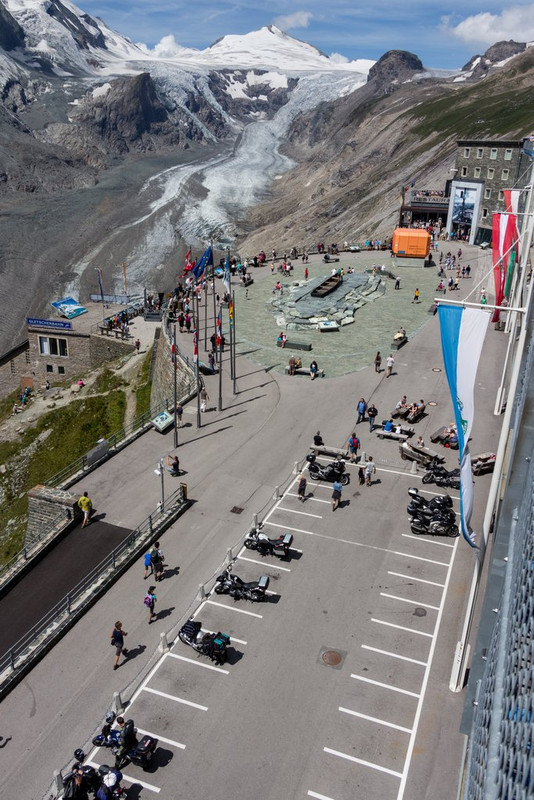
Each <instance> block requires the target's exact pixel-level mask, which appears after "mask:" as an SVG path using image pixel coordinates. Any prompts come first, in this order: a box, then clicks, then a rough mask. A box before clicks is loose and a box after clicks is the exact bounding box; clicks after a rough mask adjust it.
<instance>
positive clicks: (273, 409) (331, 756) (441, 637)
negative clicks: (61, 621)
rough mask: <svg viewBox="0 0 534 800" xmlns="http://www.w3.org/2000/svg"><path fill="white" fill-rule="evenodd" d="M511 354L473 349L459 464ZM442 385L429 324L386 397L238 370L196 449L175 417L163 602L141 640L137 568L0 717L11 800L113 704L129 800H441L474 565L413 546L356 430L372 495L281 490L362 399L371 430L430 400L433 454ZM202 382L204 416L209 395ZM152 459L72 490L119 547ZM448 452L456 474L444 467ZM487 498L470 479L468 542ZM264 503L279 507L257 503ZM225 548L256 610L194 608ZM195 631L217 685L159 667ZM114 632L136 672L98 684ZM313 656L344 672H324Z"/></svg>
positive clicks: (435, 545) (454, 731)
mask: <svg viewBox="0 0 534 800" xmlns="http://www.w3.org/2000/svg"><path fill="white" fill-rule="evenodd" d="M505 344H506V341H505V339H504V338H503V337H502V336H501V335H499V334H498V333H497V332H495V331H494V330H493V329H490V330H489V331H488V336H487V340H486V345H485V351H484V354H483V359H482V362H481V365H480V369H479V372H478V375H477V383H476V398H475V400H476V406H477V413H478V419H479V421H478V422H477V424H476V426H475V429H474V431H473V442H472V450H473V452H482V451H486V450H491V449H494V447H495V443H496V438H497V436H498V431H499V426H500V419H499V418H495V417H493V416H492V409H493V402H494V398H495V391H496V383H497V378H498V371H497V370H496V368H495V365H496V364H497V363H502V358H503V352H504V346H505ZM441 367H442V362H441V355H440V349H439V329H438V321H437V318H435V317H432V318H430V319H429V322H428V324H427V326H426V327H425V328H424V330H423V331H422V332H421V333H420V334H418V335H417V336H416V337H415V338H414V339H413V340H411V341H410V342H409V344H408V345H407V346H406V347H405V348H403V350H401V351H399V353H398V355H397V359H396V365H395V374H394V375H393V376H392V377H391V378H390V379H386V378H385V377H384V373H381V374H380V375H377V374H376V373H375V372H374V370H373V368H372V367H369V368H368V369H365V370H362V371H360V372H358V373H356V374H353V375H346V376H343V377H341V378H336V379H331V380H329V379H326V380H320V381H319V380H318V381H314V382H313V383H311V382H310V381H309V380H306V379H302V378H290V377H287V376H273V375H272V374H271V373H270V372H269V371H265V370H264V369H261V368H258V367H256V366H254V365H253V364H251V363H250V362H248V361H247V360H246V358H245V357H241V358H240V359H239V375H240V378H239V380H238V394H237V395H236V396H235V398H234V397H232V394H231V387H230V382H229V380H228V375H227V372H226V371H225V383H224V409H223V411H222V412H215V411H211V412H209V413H208V414H206V416H205V418H204V421H205V423H206V424H205V425H204V426H203V427H202V428H201V429H200V430H199V431H197V429H196V427H195V407H194V406H192V407H190V408H188V409H186V419H188V420H189V421H190V422H191V424H190V425H189V426H188V427H186V428H184V429H182V430H181V431H180V449H179V453H180V461H181V465H182V466H183V467H184V468H185V470H186V473H187V474H186V475H185V476H184V478H182V479H183V480H185V481H186V482H187V484H188V489H189V495H190V496H191V497H193V498H194V499H195V500H196V502H195V503H194V505H193V506H192V507H191V508H190V510H189V511H188V512H187V514H186V515H184V516H183V517H181V518H180V520H178V521H177V522H176V523H175V525H173V526H172V528H171V529H169V530H168V531H167V532H166V533H165V535H164V537H163V538H162V540H161V544H162V548H163V550H164V552H165V555H166V559H167V563H168V564H169V577H168V578H166V579H165V580H164V581H163V582H162V583H161V584H159V585H158V588H157V595H158V603H157V606H156V610H157V611H158V612H160V613H159V619H158V621H157V622H156V623H155V624H152V625H150V626H149V625H148V624H147V620H146V614H145V613H144V608H143V605H142V598H143V595H144V591H145V589H146V582H144V581H143V566H142V564H141V563H139V564H136V565H134V566H133V567H132V568H131V569H130V570H129V571H128V572H127V573H126V574H125V575H124V576H123V577H122V578H121V580H120V581H119V582H118V583H117V584H116V585H114V586H113V587H112V588H111V589H110V591H109V592H108V593H107V594H106V596H105V597H104V598H102V599H101V600H100V601H99V602H98V603H97V604H96V605H95V606H94V607H93V608H92V609H91V610H90V611H89V612H88V614H87V615H86V616H85V617H84V619H83V620H82V622H81V623H80V624H78V625H77V626H76V627H75V628H74V629H73V630H71V631H70V632H69V633H68V634H67V636H66V637H65V638H64V639H63V640H62V641H61V642H60V643H59V644H58V645H57V646H56V647H55V648H54V649H53V650H52V651H51V652H50V653H49V654H48V655H47V657H46V658H45V659H44V660H43V661H42V662H41V663H40V664H39V665H38V666H37V667H36V668H35V669H34V670H33V671H32V672H31V673H30V675H28V676H27V678H26V679H25V680H24V681H22V682H21V684H20V685H19V686H18V687H17V688H16V689H15V690H14V691H13V692H12V693H11V695H9V696H8V698H6V700H5V701H4V702H3V704H2V731H1V733H2V735H4V736H6V737H7V736H11V737H12V739H11V741H10V742H8V744H7V746H6V747H4V748H3V749H0V768H1V769H2V775H3V792H4V793H5V796H6V797H8V796H9V797H10V796H17V797H21V798H35V799H36V800H37V798H41V797H42V796H43V794H44V793H45V790H46V789H47V787H48V785H49V783H50V779H51V774H52V771H53V769H55V768H59V767H62V766H64V765H65V764H67V763H69V762H70V761H71V760H72V751H73V750H74V748H75V747H77V746H80V745H84V746H86V747H87V743H88V742H89V741H90V738H91V736H92V735H93V733H94V732H95V731H96V730H97V728H98V727H99V725H100V724H101V721H102V718H103V715H104V713H105V711H106V710H107V709H108V708H109V705H110V703H111V699H112V694H113V692H114V691H120V692H121V694H122V697H123V699H124V700H125V701H126V702H128V704H129V705H128V708H127V716H131V717H133V719H134V720H135V723H136V725H137V726H138V728H139V729H140V730H142V731H150V732H151V733H153V734H154V735H155V736H157V737H158V739H159V741H160V748H159V750H158V754H157V758H156V762H155V765H154V768H153V769H151V770H150V771H148V772H143V771H142V770H140V769H139V768H136V767H132V766H129V767H127V768H126V769H125V773H126V775H127V778H128V780H127V782H126V783H127V785H130V786H131V787H132V788H131V789H130V794H129V796H131V797H139V796H141V797H156V796H159V797H169V798H184V799H185V798H188V800H189V798H191V800H197V798H198V799H199V800H200V798H206V797H212V796H232V797H235V798H238V799H239V798H249V797H261V798H262V800H275V798H276V800H278V798H287V799H288V800H293V799H295V800H297V799H300V798H307V797H312V798H319V800H321V799H323V800H325V799H326V800H349V799H350V800H352V798H355V797H358V798H360V797H362V798H363V797H365V798H367V797H380V798H384V800H389V798H392V799H393V798H396V800H401V798H410V799H411V798H417V799H419V798H432V799H433V800H442V798H443V800H449V798H451V797H454V796H455V793H456V782H457V777H458V770H459V767H460V763H461V755H462V747H463V739H462V737H461V736H460V735H459V734H458V725H459V719H460V714H461V708H462V703H463V696H462V695H461V694H460V695H455V694H452V693H450V692H449V689H448V680H449V675H450V670H451V665H452V659H453V654H454V648H455V645H456V641H457V639H458V636H459V632H460V629H461V625H462V620H463V617H462V614H463V609H464V604H465V600H466V593H467V590H468V587H469V581H470V575H471V572H472V569H473V562H474V557H475V556H474V553H473V551H472V550H471V549H470V548H469V547H468V546H467V544H466V543H465V542H464V541H463V540H460V539H456V540H451V539H441V538H440V539H438V538H436V539H434V538H430V537H413V536H411V534H410V530H409V526H408V524H407V515H406V512H405V507H406V505H407V501H408V495H407V489H408V487H409V486H411V485H416V486H418V487H419V488H421V489H422V484H421V474H422V473H418V474H417V475H414V474H411V472H410V465H409V463H408V462H404V461H402V460H401V458H400V454H399V450H398V445H397V444H396V443H394V442H392V441H387V440H380V439H378V437H377V436H376V433H373V434H371V433H370V432H369V429H368V426H367V424H366V423H364V424H361V425H359V426H358V435H359V436H360V438H361V440H362V446H363V449H364V450H365V451H366V452H367V453H368V454H371V455H373V457H374V459H375V461H376V463H377V468H378V472H377V476H376V478H377V480H376V482H375V483H374V485H373V486H371V487H369V488H368V487H361V488H360V487H359V485H358V482H357V479H356V474H355V469H354V468H353V467H349V468H348V469H349V470H350V472H351V482H350V484H349V486H347V487H346V488H345V489H344V492H343V504H342V506H341V507H340V508H339V509H338V510H336V512H335V513H333V512H332V510H331V506H330V494H331V486H329V485H326V484H321V483H314V482H311V481H310V482H309V484H308V489H309V491H311V492H312V494H313V496H311V495H310V496H309V497H308V499H307V500H306V502H305V503H300V502H299V501H298V499H297V498H296V496H295V495H296V485H295V476H294V475H293V474H292V472H293V467H294V463H295V462H296V461H299V460H300V461H302V460H303V459H304V456H305V455H306V452H307V450H308V446H309V444H310V442H311V439H312V436H313V433H315V431H316V430H317V429H318V428H320V429H321V432H322V434H323V437H324V439H325V441H327V442H328V443H329V444H333V445H336V446H340V445H342V444H343V443H344V442H345V441H346V439H347V437H348V435H349V434H350V433H351V431H352V430H353V427H354V422H355V401H356V400H357V399H358V397H359V396H360V395H363V396H365V397H366V398H367V399H372V400H373V401H374V402H375V403H376V405H377V406H378V408H379V417H381V416H382V414H383V415H384V416H386V415H387V413H388V411H389V410H390V409H392V408H393V406H394V405H395V402H396V401H397V399H398V398H399V397H400V395H402V394H405V393H406V394H408V395H410V396H412V395H413V396H414V397H415V398H419V397H423V398H425V400H426V401H427V402H429V401H431V402H432V403H434V404H435V405H431V406H428V411H429V413H428V415H427V416H426V417H425V418H424V419H423V420H422V421H421V422H419V423H417V425H416V435H422V436H424V437H425V438H426V439H427V440H428V439H429V435H430V433H431V432H432V431H433V430H435V429H437V428H438V427H440V426H441V425H442V424H447V423H448V422H449V421H450V419H451V405H450V399H449V394H448V388H447V386H446V380H445V376H444V372H443V371H439V372H437V371H435V370H439V369H440V368H441ZM209 380H212V381H213V383H212V385H208V391H209V393H210V395H211V397H212V400H213V397H214V396H215V397H216V383H215V382H214V381H215V380H216V378H215V379H209ZM168 452H172V433H171V434H167V435H165V436H161V435H160V434H157V433H156V432H154V431H152V432H150V433H148V434H146V435H145V436H143V437H142V438H141V439H139V440H137V441H136V442H135V443H133V444H132V445H131V447H129V448H128V449H127V450H125V451H123V452H121V453H119V454H117V455H116V456H115V457H114V458H113V459H111V460H110V461H109V462H108V463H107V464H105V465H103V467H101V468H100V469H98V470H97V471H96V472H94V473H92V474H90V475H88V476H86V479H85V480H84V482H83V486H82V485H80V486H79V489H80V490H83V489H87V490H88V491H89V493H90V495H91V496H92V497H93V499H94V501H95V502H96V503H97V505H98V507H99V509H105V510H106V521H108V522H109V523H111V524H114V525H117V526H122V527H126V528H128V527H130V526H131V525H133V524H135V522H137V521H138V520H139V519H142V518H143V517H145V516H146V514H147V513H148V512H149V511H150V510H151V509H152V508H154V507H155V505H156V503H157V501H158V499H159V493H160V485H159V481H158V479H157V478H156V476H154V474H153V468H154V466H155V465H156V464H157V462H158V460H159V458H160V457H161V456H162V455H165V454H166V453H168ZM444 453H445V454H446V456H447V463H448V465H449V466H453V463H454V458H455V457H456V455H455V454H454V453H450V452H449V451H444ZM490 479H491V476H483V477H480V478H477V479H476V486H475V512H474V520H473V521H474V526H475V528H476V527H477V525H479V524H480V522H481V519H482V516H483V512H484V507H485V500H486V495H487V491H488V487H489V483H490ZM167 480H169V481H172V480H173V479H171V478H169V479H167ZM173 485H174V484H173ZM277 486H282V492H281V496H280V497H279V498H278V499H276V500H273V499H272V498H273V494H274V493H275V490H276V487H277ZM427 490H429V491H436V487H433V486H428V487H425V491H427ZM453 494H454V495H455V494H456V493H454V492H453ZM426 496H431V495H430V494H427V495H426ZM455 505H456V507H457V503H456V504H455ZM236 508H237V509H243V511H242V513H238V514H236V513H234V511H235V509H236ZM232 509H234V511H233V510H232ZM254 513H260V516H262V517H263V516H266V522H265V531H266V532H267V533H268V534H269V535H272V536H275V535H278V534H279V533H281V532H282V533H283V532H285V531H291V532H292V533H293V535H294V542H293V549H294V552H293V554H292V556H291V558H290V559H289V560H288V561H281V560H279V559H277V558H274V557H266V558H261V557H260V556H258V554H256V553H252V552H251V551H242V549H241V547H240V546H239V543H240V541H242V538H243V535H244V534H245V532H246V530H247V529H248V527H249V525H250V522H251V519H252V515H253V514H254ZM229 547H233V548H234V555H237V561H236V564H235V568H234V569H235V572H236V573H237V574H238V575H240V577H242V578H243V579H245V580H247V579H253V578H256V577H258V576H259V575H260V574H261V573H262V572H265V573H266V574H268V575H269V576H270V578H271V583H270V587H269V589H270V591H272V592H273V593H274V594H272V595H270V596H269V598H268V602H265V603H262V604H252V603H248V602H246V601H242V602H239V603H234V601H233V600H231V599H230V598H228V597H225V596H222V597H219V596H215V597H212V596H209V597H208V599H207V601H205V602H203V603H202V604H200V601H199V600H198V599H196V598H197V591H198V585H199V583H203V584H206V585H207V587H208V588H209V587H210V585H211V583H210V581H211V582H212V580H213V577H214V576H215V575H216V574H217V573H218V571H219V569H220V566H221V564H222V562H223V560H224V558H225V555H226V551H227V549H228V548H229ZM250 559H252V560H250ZM256 562H258V563H256ZM245 612H246V613H245ZM192 613H194V614H196V616H197V618H198V619H199V620H201V622H202V624H203V626H204V627H205V628H206V629H211V630H223V631H225V632H227V633H229V634H230V635H231V637H232V654H231V658H230V660H229V663H228V664H226V665H224V667H223V668H222V670H219V669H218V670H215V669H213V668H212V667H213V666H214V665H213V664H212V663H211V662H209V661H207V660H206V659H205V658H203V657H199V656H197V654H196V653H195V652H194V651H193V650H192V649H191V648H188V647H187V646H185V645H184V644H183V643H181V642H176V644H175V645H174V646H173V647H172V650H171V651H170V653H168V654H166V655H164V656H162V655H161V653H158V652H157V644H158V642H159V635H160V632H162V631H167V632H168V635H169V640H170V641H172V640H173V639H174V638H175V636H176V632H177V630H178V629H179V627H180V625H181V624H182V622H183V621H184V620H185V619H186V618H187V616H188V615H189V614H192ZM118 618H120V619H122V620H123V622H124V627H125V629H126V630H127V631H128V639H127V642H128V646H129V648H130V651H131V657H130V658H128V659H127V660H126V661H125V663H124V665H123V666H121V668H120V669H119V670H118V671H117V672H114V671H113V670H112V660H113V659H112V654H111V655H110V648H109V645H108V635H109V629H110V626H112V625H113V622H114V620H115V619H118ZM325 650H329V651H334V658H335V654H339V657H340V663H339V664H337V665H334V666H329V665H328V664H326V663H324V659H323V658H322V655H323V653H324V651H325ZM89 751H90V752H89V753H88V754H89V757H90V759H91V760H92V761H93V762H94V763H103V762H105V761H108V762H109V753H106V752H105V751H104V750H97V751H92V749H91V748H90V747H89ZM47 796H48V795H47Z"/></svg>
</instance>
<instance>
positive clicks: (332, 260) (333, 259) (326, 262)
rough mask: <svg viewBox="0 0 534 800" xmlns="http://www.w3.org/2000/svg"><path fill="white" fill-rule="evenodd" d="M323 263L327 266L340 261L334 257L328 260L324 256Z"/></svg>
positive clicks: (329, 257)
mask: <svg viewBox="0 0 534 800" xmlns="http://www.w3.org/2000/svg"><path fill="white" fill-rule="evenodd" d="M323 261H324V263H325V264H335V263H336V262H338V261H339V258H335V257H334V256H328V258H326V256H324V257H323Z"/></svg>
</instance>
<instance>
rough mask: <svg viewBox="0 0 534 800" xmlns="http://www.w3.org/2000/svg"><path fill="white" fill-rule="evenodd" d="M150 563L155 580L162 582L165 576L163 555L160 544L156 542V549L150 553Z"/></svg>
mask: <svg viewBox="0 0 534 800" xmlns="http://www.w3.org/2000/svg"><path fill="white" fill-rule="evenodd" d="M150 563H151V564H152V569H153V570H154V580H155V581H160V580H161V579H162V576H163V553H162V552H161V550H160V549H159V542H154V547H153V548H152V550H151V551H150Z"/></svg>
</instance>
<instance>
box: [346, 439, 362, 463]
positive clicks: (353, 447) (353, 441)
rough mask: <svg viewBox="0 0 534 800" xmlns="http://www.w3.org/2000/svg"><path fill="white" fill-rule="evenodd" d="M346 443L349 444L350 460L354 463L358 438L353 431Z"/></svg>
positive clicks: (358, 446)
mask: <svg viewBox="0 0 534 800" xmlns="http://www.w3.org/2000/svg"><path fill="white" fill-rule="evenodd" d="M347 444H348V446H349V452H350V460H351V461H352V463H354V462H355V461H356V456H357V455H358V450H359V449H360V440H359V439H358V437H357V436H356V434H355V433H353V434H352V435H351V436H350V438H349V441H348V442H347Z"/></svg>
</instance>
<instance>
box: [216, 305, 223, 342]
mask: <svg viewBox="0 0 534 800" xmlns="http://www.w3.org/2000/svg"><path fill="white" fill-rule="evenodd" d="M217 333H218V334H219V336H220V335H221V333H222V312H221V307H220V306H219V310H218V311H217Z"/></svg>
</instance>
